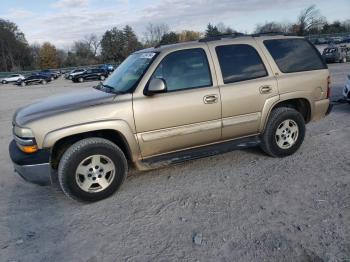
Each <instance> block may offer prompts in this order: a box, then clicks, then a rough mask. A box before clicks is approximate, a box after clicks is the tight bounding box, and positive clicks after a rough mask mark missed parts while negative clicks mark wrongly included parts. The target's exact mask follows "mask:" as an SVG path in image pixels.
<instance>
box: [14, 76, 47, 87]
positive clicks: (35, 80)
mask: <svg viewBox="0 0 350 262" xmlns="http://www.w3.org/2000/svg"><path fill="white" fill-rule="evenodd" d="M50 81H51V77H50V76H48V75H42V74H33V75H31V76H29V77H27V78H25V79H19V80H18V81H17V82H16V84H17V85H19V86H26V85H34V84H43V85H46V84H47V83H48V82H50Z"/></svg>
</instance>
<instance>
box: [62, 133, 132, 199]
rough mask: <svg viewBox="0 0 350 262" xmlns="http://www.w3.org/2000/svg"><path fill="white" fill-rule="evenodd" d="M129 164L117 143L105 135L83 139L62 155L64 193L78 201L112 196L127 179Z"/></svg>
mask: <svg viewBox="0 0 350 262" xmlns="http://www.w3.org/2000/svg"><path fill="white" fill-rule="evenodd" d="M127 170H128V166H127V161H126V158H125V155H124V153H123V152H122V151H121V150H120V148H119V147H118V146H116V145H115V144H114V143H112V142H110V141H109V140H106V139H102V138H88V139H83V140H81V141H79V142H77V143H75V144H73V145H72V146H71V147H70V148H69V149H68V150H67V151H66V152H65V153H64V155H63V157H62V159H61V161H60V163H59V167H58V179H59V183H60V186H61V188H62V190H63V192H64V193H65V194H66V195H67V196H69V197H70V198H73V199H75V200H79V201H88V202H93V201H98V200H101V199H104V198H107V197H109V196H110V195H112V194H113V193H114V192H116V191H117V189H118V188H119V187H120V185H121V184H122V183H123V182H124V180H125V177H126V174H127Z"/></svg>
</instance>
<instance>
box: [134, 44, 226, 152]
mask: <svg viewBox="0 0 350 262" xmlns="http://www.w3.org/2000/svg"><path fill="white" fill-rule="evenodd" d="M208 54H209V51H208V49H207V47H206V46H205V45H203V46H202V47H201V48H193V49H185V50H179V51H173V52H170V53H168V54H161V56H162V57H160V59H159V60H157V61H160V62H159V64H158V66H157V68H156V70H155V71H154V73H153V75H152V76H151V78H162V79H163V80H164V81H165V83H166V87H167V91H166V92H165V93H161V94H155V95H153V96H146V95H143V94H142V95H141V94H138V95H136V96H134V99H133V106H134V115H135V125H136V131H137V138H138V141H139V145H140V149H141V154H142V157H143V158H147V157H150V156H154V155H159V154H164V153H169V152H172V151H177V150H181V149H186V148H190V147H195V146H199V145H203V144H207V143H211V142H215V141H218V140H219V139H220V137H221V99H220V93H219V89H218V87H217V81H216V78H215V74H214V73H213V72H214V69H213V65H212V62H211V61H210V60H209V59H208V57H210V56H208ZM148 83H149V81H148ZM145 88H147V85H146V87H145Z"/></svg>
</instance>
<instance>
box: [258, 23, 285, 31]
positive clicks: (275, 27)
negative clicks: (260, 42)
mask: <svg viewBox="0 0 350 262" xmlns="http://www.w3.org/2000/svg"><path fill="white" fill-rule="evenodd" d="M291 31H292V25H291V24H284V23H278V22H265V24H258V25H257V26H256V28H255V30H254V32H255V33H268V32H283V33H290V32H291Z"/></svg>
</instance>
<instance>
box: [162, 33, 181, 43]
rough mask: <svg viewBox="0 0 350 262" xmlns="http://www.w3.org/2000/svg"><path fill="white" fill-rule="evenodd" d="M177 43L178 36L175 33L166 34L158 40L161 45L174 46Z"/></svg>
mask: <svg viewBox="0 0 350 262" xmlns="http://www.w3.org/2000/svg"><path fill="white" fill-rule="evenodd" d="M178 42H179V36H178V35H177V34H176V33H175V32H170V33H166V34H164V35H163V36H162V39H161V40H160V44H161V45H169V44H175V43H178Z"/></svg>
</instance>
